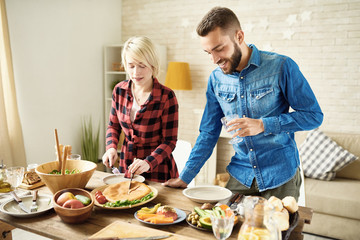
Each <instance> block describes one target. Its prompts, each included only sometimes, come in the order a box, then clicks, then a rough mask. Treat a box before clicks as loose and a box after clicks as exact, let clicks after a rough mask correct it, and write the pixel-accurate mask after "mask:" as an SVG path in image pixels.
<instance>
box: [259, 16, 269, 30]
mask: <svg viewBox="0 0 360 240" xmlns="http://www.w3.org/2000/svg"><path fill="white" fill-rule="evenodd" d="M259 27H262V28H264V29H267V28H268V27H269V20H268V18H262V19H260V22H259Z"/></svg>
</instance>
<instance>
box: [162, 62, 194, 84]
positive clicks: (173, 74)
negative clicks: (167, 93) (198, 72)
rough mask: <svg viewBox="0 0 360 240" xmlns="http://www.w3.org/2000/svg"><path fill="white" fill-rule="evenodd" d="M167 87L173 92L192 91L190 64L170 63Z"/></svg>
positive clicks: (166, 80)
mask: <svg viewBox="0 0 360 240" xmlns="http://www.w3.org/2000/svg"><path fill="white" fill-rule="evenodd" d="M165 86H167V87H169V88H171V89H173V90H191V89H192V84H191V77H190V68H189V64H188V63H186V62H169V65H168V70H167V73H166V79H165Z"/></svg>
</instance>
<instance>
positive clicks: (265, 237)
mask: <svg viewBox="0 0 360 240" xmlns="http://www.w3.org/2000/svg"><path fill="white" fill-rule="evenodd" d="M244 208H245V220H244V223H243V224H242V225H241V228H240V231H239V235H238V240H253V239H254V240H255V239H256V240H281V235H280V231H279V229H278V228H277V226H276V224H275V222H274V221H273V220H272V212H273V209H272V208H270V206H268V204H267V200H266V199H265V198H263V197H257V196H248V197H246V198H245V200H244Z"/></svg>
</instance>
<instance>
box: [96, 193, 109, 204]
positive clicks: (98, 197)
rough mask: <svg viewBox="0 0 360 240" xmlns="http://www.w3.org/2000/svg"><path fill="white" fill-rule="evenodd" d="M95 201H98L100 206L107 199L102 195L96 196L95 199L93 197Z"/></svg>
mask: <svg viewBox="0 0 360 240" xmlns="http://www.w3.org/2000/svg"><path fill="white" fill-rule="evenodd" d="M95 199H96V201H98V203H100V204H104V203H106V202H107V199H106V197H105V196H104V195H98V196H97V197H95Z"/></svg>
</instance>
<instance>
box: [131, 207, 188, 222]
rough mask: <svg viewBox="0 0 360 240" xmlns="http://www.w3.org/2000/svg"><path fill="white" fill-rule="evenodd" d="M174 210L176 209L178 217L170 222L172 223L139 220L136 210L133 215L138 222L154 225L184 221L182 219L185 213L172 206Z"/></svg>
mask: <svg viewBox="0 0 360 240" xmlns="http://www.w3.org/2000/svg"><path fill="white" fill-rule="evenodd" d="M174 209H175V211H176V214H177V215H178V218H177V219H176V220H175V221H174V222H172V223H159V224H155V223H151V222H145V221H144V220H141V219H140V218H138V216H137V212H135V213H134V217H135V218H136V219H137V220H138V221H140V222H143V223H146V224H150V225H156V226H162V225H172V224H176V223H179V222H182V221H184V219H185V218H186V213H185V212H184V211H183V210H180V209H178V208H174Z"/></svg>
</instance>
